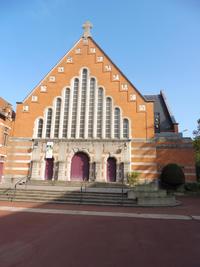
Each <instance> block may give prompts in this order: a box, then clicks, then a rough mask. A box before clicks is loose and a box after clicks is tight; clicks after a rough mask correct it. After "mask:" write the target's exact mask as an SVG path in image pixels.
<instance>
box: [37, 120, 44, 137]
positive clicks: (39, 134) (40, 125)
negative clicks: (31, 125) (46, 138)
mask: <svg viewBox="0 0 200 267" xmlns="http://www.w3.org/2000/svg"><path fill="white" fill-rule="evenodd" d="M42 130H43V119H39V120H38V128H37V138H42Z"/></svg>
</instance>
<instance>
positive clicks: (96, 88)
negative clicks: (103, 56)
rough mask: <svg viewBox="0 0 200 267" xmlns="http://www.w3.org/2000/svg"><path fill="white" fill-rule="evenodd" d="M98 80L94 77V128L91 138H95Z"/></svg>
mask: <svg viewBox="0 0 200 267" xmlns="http://www.w3.org/2000/svg"><path fill="white" fill-rule="evenodd" d="M98 90H99V87H98V81H97V80H96V79H95V93H94V117H93V119H94V128H93V138H97V105H98Z"/></svg>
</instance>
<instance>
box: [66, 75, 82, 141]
mask: <svg viewBox="0 0 200 267" xmlns="http://www.w3.org/2000/svg"><path fill="white" fill-rule="evenodd" d="M75 79H78V80H79V77H77V76H75V77H73V78H72V79H71V82H70V84H71V90H70V95H69V114H68V129H67V138H68V139H70V138H71V129H72V107H73V101H74V81H75Z"/></svg>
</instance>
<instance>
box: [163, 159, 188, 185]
mask: <svg viewBox="0 0 200 267" xmlns="http://www.w3.org/2000/svg"><path fill="white" fill-rule="evenodd" d="M160 181H161V185H162V186H164V187H169V188H170V187H171V188H177V187H178V186H180V185H182V184H184V183H185V175H184V172H183V170H182V168H181V167H180V166H179V165H177V164H175V163H170V164H168V165H166V166H165V167H164V168H163V169H162V173H161V175H160Z"/></svg>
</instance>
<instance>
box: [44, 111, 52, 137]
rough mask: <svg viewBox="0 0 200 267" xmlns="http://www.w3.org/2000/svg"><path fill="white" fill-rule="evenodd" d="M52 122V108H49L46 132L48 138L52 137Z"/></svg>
mask: <svg viewBox="0 0 200 267" xmlns="http://www.w3.org/2000/svg"><path fill="white" fill-rule="evenodd" d="M51 124H52V108H48V110H47V121H46V134H45V136H46V137H47V138H50V135H51Z"/></svg>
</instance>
